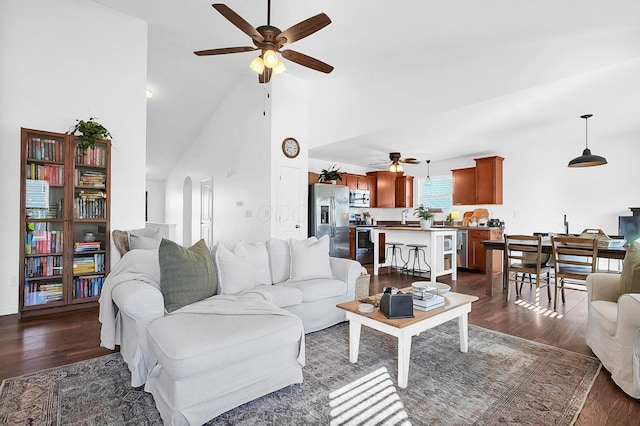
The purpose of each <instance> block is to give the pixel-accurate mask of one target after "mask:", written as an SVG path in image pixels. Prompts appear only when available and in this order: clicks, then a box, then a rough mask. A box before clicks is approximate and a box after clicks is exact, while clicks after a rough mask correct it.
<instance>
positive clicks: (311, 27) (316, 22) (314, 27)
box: [278, 13, 331, 46]
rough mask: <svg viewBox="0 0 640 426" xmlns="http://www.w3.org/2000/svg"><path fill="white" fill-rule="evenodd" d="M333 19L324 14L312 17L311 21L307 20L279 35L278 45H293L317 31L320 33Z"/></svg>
mask: <svg viewBox="0 0 640 426" xmlns="http://www.w3.org/2000/svg"><path fill="white" fill-rule="evenodd" d="M330 23H331V19H329V17H328V16H327V15H325V14H324V13H319V14H318V15H316V16H312V17H311V18H309V19H305V20H304V21H302V22H298V23H297V24H295V25H294V26H292V27H289V28H287V29H286V30H284V31H283V32H281V33H280V35H278V44H280V45H281V46H284V45H286V44H291V43H293V42H294V41H297V40H301V39H303V38H305V37H307V36H309V35H311V34H313V33H315V32H316V31H319V30H321V29H323V28H324V27H326V26H327V25H329V24H330Z"/></svg>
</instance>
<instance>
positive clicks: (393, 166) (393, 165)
mask: <svg viewBox="0 0 640 426" xmlns="http://www.w3.org/2000/svg"><path fill="white" fill-rule="evenodd" d="M389 171H390V172H394V173H399V172H402V171H404V169H403V168H402V166H401V165H400V164H398V163H391V165H390V166H389Z"/></svg>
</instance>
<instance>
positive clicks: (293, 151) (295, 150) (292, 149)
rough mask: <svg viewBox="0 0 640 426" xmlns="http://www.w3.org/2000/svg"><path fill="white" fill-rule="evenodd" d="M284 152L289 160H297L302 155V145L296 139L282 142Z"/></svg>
mask: <svg viewBox="0 0 640 426" xmlns="http://www.w3.org/2000/svg"><path fill="white" fill-rule="evenodd" d="M282 152H283V153H284V155H286V156H287V157H289V158H296V157H297V156H298V154H300V144H299V143H298V141H297V140H295V139H294V138H286V139H285V140H283V141H282Z"/></svg>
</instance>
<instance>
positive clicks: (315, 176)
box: [309, 172, 320, 185]
mask: <svg viewBox="0 0 640 426" xmlns="http://www.w3.org/2000/svg"><path fill="white" fill-rule="evenodd" d="M319 181H320V174H319V173H313V172H309V185H313V184H314V183H318V182H319Z"/></svg>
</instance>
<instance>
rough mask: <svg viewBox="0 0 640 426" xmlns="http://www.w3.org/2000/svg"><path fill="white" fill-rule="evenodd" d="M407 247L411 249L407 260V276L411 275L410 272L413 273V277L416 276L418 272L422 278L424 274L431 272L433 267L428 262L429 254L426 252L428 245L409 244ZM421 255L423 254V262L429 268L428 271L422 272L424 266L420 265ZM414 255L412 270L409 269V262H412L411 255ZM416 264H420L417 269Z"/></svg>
mask: <svg viewBox="0 0 640 426" xmlns="http://www.w3.org/2000/svg"><path fill="white" fill-rule="evenodd" d="M407 247H409V249H410V250H409V258H408V259H407V268H406V271H407V275H408V274H409V272H411V275H412V276H415V274H416V272H417V273H418V276H422V273H423V272H431V266H430V265H429V263H428V262H427V252H426V251H425V250H424V249H425V248H426V247H428V246H427V245H426V244H407ZM420 253H422V260H423V261H424V264H425V266H426V267H428V268H429V269H428V270H422V265H420ZM412 254H413V263H412V264H411V269H409V262H410V261H411V260H412V258H411V255H412ZM416 263H417V264H418V267H417V268H416Z"/></svg>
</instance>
